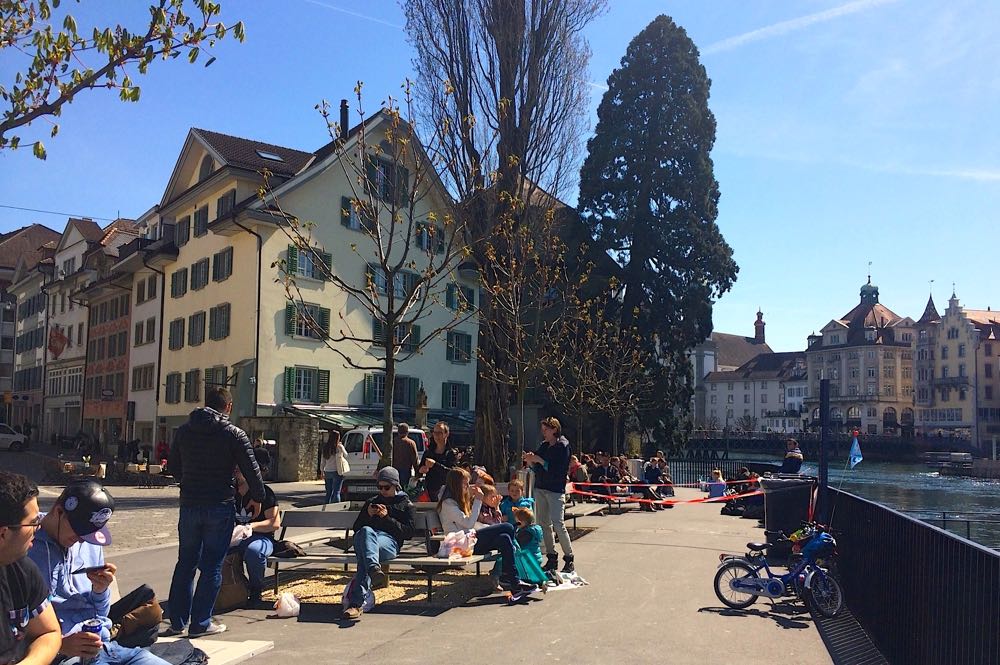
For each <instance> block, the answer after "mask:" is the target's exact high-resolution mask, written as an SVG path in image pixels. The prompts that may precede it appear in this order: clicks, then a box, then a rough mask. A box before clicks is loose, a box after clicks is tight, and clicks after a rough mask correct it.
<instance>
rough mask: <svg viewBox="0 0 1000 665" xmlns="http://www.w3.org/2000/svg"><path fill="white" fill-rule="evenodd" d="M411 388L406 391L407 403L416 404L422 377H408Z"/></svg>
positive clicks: (409, 404)
mask: <svg viewBox="0 0 1000 665" xmlns="http://www.w3.org/2000/svg"><path fill="white" fill-rule="evenodd" d="M408 383H409V384H410V385H409V388H408V390H407V391H406V405H407V406H416V405H417V393H418V392H419V391H420V379H418V378H417V377H415V376H411V377H410V378H409V379H408Z"/></svg>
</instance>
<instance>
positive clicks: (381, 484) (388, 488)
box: [369, 483, 396, 491]
mask: <svg viewBox="0 0 1000 665" xmlns="http://www.w3.org/2000/svg"><path fill="white" fill-rule="evenodd" d="M369 487H370V485H369ZM378 488H379V489H380V490H382V491H385V490H392V489H396V486H395V485H386V484H384V483H379V484H378Z"/></svg>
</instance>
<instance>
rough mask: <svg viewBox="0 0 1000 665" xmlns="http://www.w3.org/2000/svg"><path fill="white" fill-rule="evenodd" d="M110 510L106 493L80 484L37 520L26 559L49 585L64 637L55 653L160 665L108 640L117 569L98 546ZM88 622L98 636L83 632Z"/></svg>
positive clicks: (106, 536) (117, 664)
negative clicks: (97, 629)
mask: <svg viewBox="0 0 1000 665" xmlns="http://www.w3.org/2000/svg"><path fill="white" fill-rule="evenodd" d="M114 511H115V500H114V498H112V496H111V495H110V494H108V491H107V490H105V489H104V487H103V486H102V485H101V484H100V483H98V482H95V481H92V480H85V481H79V482H74V483H71V484H70V485H67V486H66V489H64V490H63V492H62V494H60V495H59V498H58V499H56V503H55V506H53V507H52V510H50V511H49V512H48V513H44V514H43V515H42V516H41V525H42V528H41V529H40V530H39V531H38V534H37V535H36V536H35V541H34V543H33V544H32V546H31V549H30V550H29V551H28V557H29V558H30V559H31V560H32V561H34V562H35V565H36V566H38V569H39V570H40V571H42V576H43V577H45V578H46V580H47V581H48V583H49V587H50V590H51V591H50V596H49V597H50V599H51V601H52V606H53V607H54V608H55V610H56V617H57V618H58V619H59V626H60V630H61V632H62V635H63V640H62V647H61V648H60V650H59V653H60V654H62V655H63V656H65V657H74V656H76V657H79V658H81V659H83V660H84V661H85V662H88V663H96V664H97V665H126V664H127V665H164V664H165V663H166V661H164V660H163V659H161V658H158V657H157V656H154V655H153V654H151V653H149V652H148V651H146V650H144V649H142V648H140V647H124V646H122V645H120V644H118V643H117V642H113V641H112V640H111V623H112V622H111V619H109V618H108V615H109V614H110V611H111V585H112V583H113V582H114V580H115V572H116V571H117V568H116V567H115V565H114V564H113V563H105V561H104V551H103V549H102V548H103V547H105V546H107V545H110V544H111V532H110V531H109V530H108V520H110V519H111V516H112V514H114ZM93 619H96V620H98V621H100V622H101V624H102V625H101V629H100V632H96V633H95V632H90V631H86V630H82V627H83V624H84V622H87V621H90V620H93ZM88 659H90V660H88Z"/></svg>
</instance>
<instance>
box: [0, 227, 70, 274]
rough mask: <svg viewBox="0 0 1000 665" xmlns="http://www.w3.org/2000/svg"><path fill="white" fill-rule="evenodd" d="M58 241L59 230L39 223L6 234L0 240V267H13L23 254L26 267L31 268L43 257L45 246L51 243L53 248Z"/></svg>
mask: <svg viewBox="0 0 1000 665" xmlns="http://www.w3.org/2000/svg"><path fill="white" fill-rule="evenodd" d="M58 242H59V232H58V231H53V230H52V229H50V228H49V227H47V226H43V225H41V224H32V225H31V226H26V227H24V228H21V229H18V230H16V231H12V232H10V233H8V234H6V235H5V236H4V237H3V239H2V240H0V267H6V268H15V267H16V266H17V262H18V260H19V259H20V258H21V257H22V256H23V257H24V261H25V264H26V266H27V267H28V268H33V267H34V266H35V265H36V264H37V263H38V262H39V261H40V260H41V259H42V258H44V257H45V248H46V247H48V246H49V244H50V243H51V245H52V248H53V249H54V248H55V246H56V243H58Z"/></svg>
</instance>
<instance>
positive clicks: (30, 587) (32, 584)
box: [0, 471, 62, 665]
mask: <svg viewBox="0 0 1000 665" xmlns="http://www.w3.org/2000/svg"><path fill="white" fill-rule="evenodd" d="M38 526H39V521H38V488H36V487H35V486H34V485H33V484H32V483H31V481H29V480H28V479H27V478H25V477H24V476H22V475H20V474H17V473H8V472H7V471H0V621H6V622H7V625H6V626H4V625H0V665H8V663H20V664H21V665H49V663H51V662H52V661H53V660H54V659H55V657H56V655H57V654H58V653H59V646H60V645H61V644H62V639H61V637H60V634H59V621H58V620H57V619H56V613H55V612H54V611H53V610H52V605H51V604H50V603H49V599H48V596H49V587H48V585H47V584H46V583H45V579H44V578H43V577H42V575H41V573H39V572H38V568H37V567H36V566H35V564H33V563H32V562H31V560H30V559H28V557H26V556H25V555H26V554H27V553H28V550H29V549H30V548H31V543H32V542H33V541H34V538H35V531H37V530H38Z"/></svg>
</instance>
